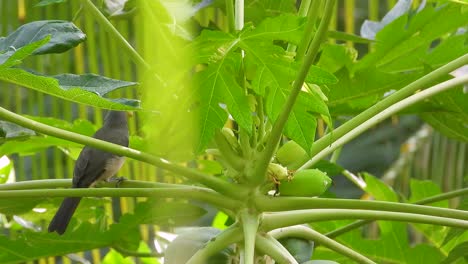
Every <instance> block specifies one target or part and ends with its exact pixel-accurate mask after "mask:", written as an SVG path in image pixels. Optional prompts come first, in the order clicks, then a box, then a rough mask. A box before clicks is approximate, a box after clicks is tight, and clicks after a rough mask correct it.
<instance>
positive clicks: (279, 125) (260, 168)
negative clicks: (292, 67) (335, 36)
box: [248, 0, 335, 185]
mask: <svg viewBox="0 0 468 264" xmlns="http://www.w3.org/2000/svg"><path fill="white" fill-rule="evenodd" d="M334 5H335V0H328V1H327V4H326V6H325V11H324V16H323V18H322V21H320V25H319V28H318V30H317V33H316V34H315V36H314V39H313V40H312V43H311V44H310V48H309V50H308V53H307V55H306V57H305V59H304V62H303V63H302V65H301V68H300V70H299V72H298V74H297V77H296V79H295V80H294V83H293V87H292V89H291V93H290V94H289V96H288V99H287V101H286V103H285V105H284V106H283V111H282V112H281V113H280V115H279V117H278V119H277V120H276V122H275V124H274V125H273V128H272V130H271V134H270V137H269V138H268V141H267V144H266V147H265V150H263V152H261V153H260V157H259V159H258V161H257V164H256V168H255V170H254V173H253V175H248V176H249V177H251V178H252V183H253V184H254V185H258V184H261V183H262V182H263V181H264V178H265V173H266V169H267V167H268V164H269V163H270V160H271V157H272V156H273V152H275V150H276V146H277V145H278V142H279V140H280V139H281V135H282V133H283V129H284V126H285V125H286V122H287V120H288V117H289V115H290V113H291V111H292V109H293V106H294V103H295V102H296V99H297V97H298V95H299V92H300V91H301V88H302V85H303V84H304V80H305V78H306V76H307V74H308V73H309V69H310V66H311V65H312V63H313V62H314V60H315V57H316V56H317V53H318V50H319V47H320V43H322V40H323V39H324V38H325V37H326V34H327V29H328V24H329V23H330V19H331V17H332V15H333V7H334ZM310 13H313V12H310ZM310 13H309V14H310Z"/></svg>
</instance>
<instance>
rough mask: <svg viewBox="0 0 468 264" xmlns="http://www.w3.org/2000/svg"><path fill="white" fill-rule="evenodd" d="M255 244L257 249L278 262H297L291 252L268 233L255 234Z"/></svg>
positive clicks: (294, 263) (286, 263)
mask: <svg viewBox="0 0 468 264" xmlns="http://www.w3.org/2000/svg"><path fill="white" fill-rule="evenodd" d="M255 244H256V247H257V249H258V250H259V251H261V252H262V253H263V254H265V255H268V256H270V257H272V258H273V259H274V260H275V261H276V262H278V263H280V264H282V263H284V264H298V263H297V260H296V259H295V258H294V257H293V256H292V255H291V253H290V252H289V251H288V250H287V249H286V248H285V247H284V246H283V245H281V243H280V242H278V240H276V239H275V238H273V237H272V236H270V235H269V234H263V235H262V234H257V237H256V239H255Z"/></svg>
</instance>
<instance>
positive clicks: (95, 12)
mask: <svg viewBox="0 0 468 264" xmlns="http://www.w3.org/2000/svg"><path fill="white" fill-rule="evenodd" d="M82 3H83V5H84V7H85V8H86V10H87V11H89V12H90V13H91V15H92V16H93V17H94V19H96V20H97V21H98V22H99V24H100V25H101V26H102V27H103V28H104V30H105V31H107V33H109V35H110V37H111V39H113V40H116V41H117V43H118V44H119V45H120V47H122V49H123V50H124V51H126V52H127V53H128V54H129V55H130V58H131V59H132V60H133V62H135V63H136V64H137V65H138V66H140V67H142V68H143V69H145V70H147V71H151V72H152V73H153V74H154V76H155V77H156V78H157V79H158V80H159V81H160V82H161V84H163V85H164V84H165V82H164V81H163V79H162V78H161V77H160V76H158V75H157V74H155V73H154V71H153V70H152V68H151V66H150V65H149V64H148V63H147V62H146V61H145V60H144V59H143V58H142V57H141V56H140V54H138V52H137V51H136V50H135V49H134V48H133V47H132V45H130V43H128V41H127V40H126V39H125V38H124V37H123V36H122V34H120V32H119V31H118V30H117V29H116V28H115V27H114V25H112V23H111V22H109V20H107V18H106V17H105V16H104V15H103V14H102V13H101V11H99V9H98V8H97V7H96V6H95V5H94V3H93V2H92V1H91V0H83V1H82Z"/></svg>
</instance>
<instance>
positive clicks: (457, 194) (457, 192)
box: [325, 188, 468, 238]
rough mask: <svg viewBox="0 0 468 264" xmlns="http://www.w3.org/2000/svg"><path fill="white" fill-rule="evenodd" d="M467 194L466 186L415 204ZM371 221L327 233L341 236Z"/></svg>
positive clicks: (331, 236)
mask: <svg viewBox="0 0 468 264" xmlns="http://www.w3.org/2000/svg"><path fill="white" fill-rule="evenodd" d="M467 194H468V188H464V189H460V190H455V191H451V192H447V193H442V194H438V195H434V196H432V197H428V198H424V199H422V200H419V201H416V202H414V203H413V204H430V203H435V202H439V201H443V200H448V199H451V198H455V197H458V196H462V195H467ZM371 222H373V221H372V220H359V221H356V222H353V223H351V224H348V225H345V226H342V227H340V228H338V229H335V230H333V231H331V232H328V233H326V234H325V235H326V236H327V237H329V238H334V237H337V236H340V235H342V234H344V233H347V232H349V231H351V230H354V229H356V228H359V227H361V226H363V225H366V224H369V223H371Z"/></svg>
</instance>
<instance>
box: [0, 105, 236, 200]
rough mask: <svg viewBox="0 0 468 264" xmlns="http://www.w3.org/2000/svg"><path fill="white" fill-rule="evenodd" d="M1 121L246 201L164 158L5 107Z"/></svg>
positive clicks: (224, 186) (211, 179) (233, 190)
mask: <svg viewBox="0 0 468 264" xmlns="http://www.w3.org/2000/svg"><path fill="white" fill-rule="evenodd" d="M0 119H3V120H6V121H10V122H12V123H15V124H18V125H20V126H23V127H26V128H29V129H32V130H34V131H37V132H40V133H43V134H46V135H49V136H54V137H58V138H62V139H66V140H69V141H73V142H76V143H80V144H84V145H87V146H90V147H93V148H97V149H100V150H104V151H106V152H110V153H114V154H117V155H119V156H126V157H129V158H132V159H135V160H139V161H142V162H146V163H149V164H152V165H154V166H156V167H158V168H161V169H164V170H167V171H170V172H173V173H175V174H178V175H181V176H183V177H186V178H188V179H191V180H194V181H198V182H199V183H201V184H203V185H205V186H207V187H209V188H212V189H214V190H216V191H218V192H220V193H223V194H226V195H227V196H229V197H233V198H238V199H243V198H244V197H245V190H244V189H243V188H241V187H240V186H238V185H236V184H232V183H229V182H226V181H224V180H222V179H219V178H216V177H213V176H211V175H207V174H204V173H201V172H199V171H197V170H195V169H191V168H187V167H183V166H180V165H176V164H174V163H172V162H170V161H167V160H165V159H163V158H159V157H156V156H153V155H150V154H148V153H145V152H142V151H139V150H135V149H131V148H127V147H122V146H120V145H117V144H113V143H109V142H106V141H102V140H99V139H95V138H92V137H87V136H83V135H80V134H77V133H74V132H70V131H67V130H63V129H59V128H55V127H52V126H49V125H46V124H43V123H40V122H37V121H34V120H31V119H29V118H26V117H23V116H21V115H18V114H15V113H13V112H10V111H8V110H6V109H5V108H2V107H0Z"/></svg>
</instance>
